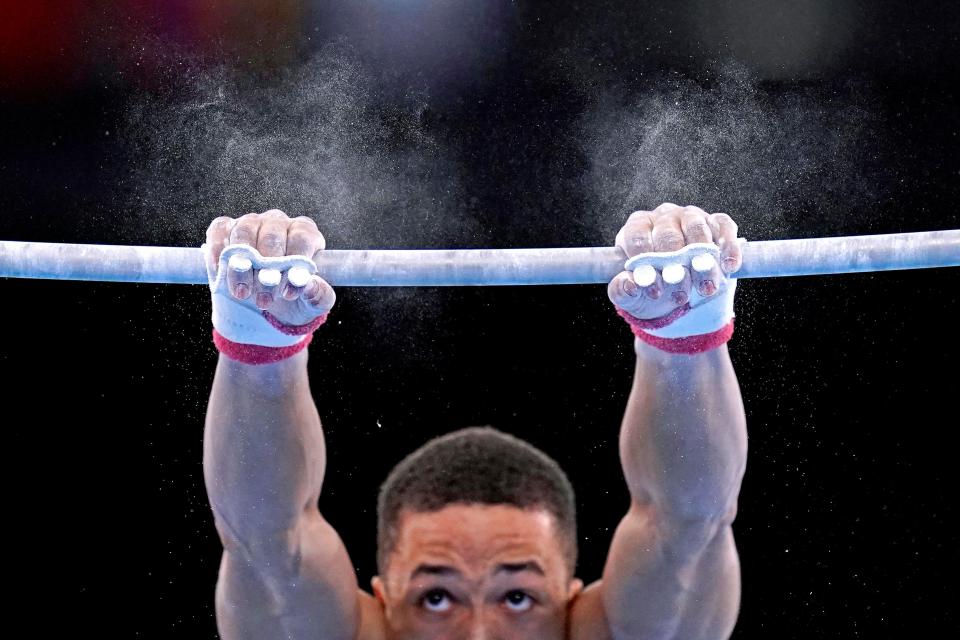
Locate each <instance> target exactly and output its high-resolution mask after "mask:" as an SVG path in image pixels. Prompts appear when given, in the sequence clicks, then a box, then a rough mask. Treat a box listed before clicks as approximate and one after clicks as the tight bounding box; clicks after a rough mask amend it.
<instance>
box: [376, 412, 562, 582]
mask: <svg viewBox="0 0 960 640" xmlns="http://www.w3.org/2000/svg"><path fill="white" fill-rule="evenodd" d="M450 504H484V505H498V504H505V505H513V506H516V507H519V508H521V509H531V508H541V509H545V510H546V511H548V512H549V513H551V514H552V515H553V516H554V518H555V519H556V530H557V533H558V535H559V536H560V543H561V548H562V549H563V552H564V556H565V559H566V561H567V566H568V568H569V570H570V575H571V576H572V575H573V571H574V568H575V567H576V564H577V517H576V501H575V499H574V494H573V487H572V486H571V485H570V481H569V480H568V479H567V476H566V474H565V473H564V472H563V470H562V469H561V468H560V465H558V464H557V463H556V462H555V461H554V460H553V459H552V458H550V457H549V456H547V455H546V454H545V453H543V452H542V451H540V450H539V449H537V448H536V447H534V446H533V445H531V444H529V443H527V442H524V441H523V440H520V439H519V438H515V437H514V436H511V435H508V434H506V433H503V432H502V431H498V430H496V429H494V428H492V427H468V428H466V429H460V430H459V431H454V432H452V433H448V434H446V435H443V436H440V437H437V438H434V439H433V440H430V441H429V442H427V443H426V444H424V445H423V446H422V447H420V448H419V449H417V450H416V451H414V452H413V453H411V454H410V455H408V456H407V457H406V458H404V459H403V460H402V461H400V463H399V464H398V465H397V466H396V467H394V469H393V471H391V472H390V475H389V476H387V479H386V481H384V483H383V485H382V486H381V487H380V496H379V499H378V500H377V568H378V570H379V571H380V575H385V571H386V567H387V559H388V557H389V555H390V553H391V552H392V551H393V549H394V546H395V545H396V542H397V527H398V523H399V519H400V515H401V513H402V512H403V510H405V509H408V510H410V511H413V512H431V511H439V510H440V509H442V508H443V507H445V506H447V505H450Z"/></svg>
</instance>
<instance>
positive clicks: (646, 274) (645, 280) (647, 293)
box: [633, 264, 663, 300]
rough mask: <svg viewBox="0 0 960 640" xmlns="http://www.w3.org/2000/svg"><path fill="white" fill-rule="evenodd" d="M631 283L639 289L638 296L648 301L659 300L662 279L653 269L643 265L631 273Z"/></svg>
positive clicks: (661, 291)
mask: <svg viewBox="0 0 960 640" xmlns="http://www.w3.org/2000/svg"><path fill="white" fill-rule="evenodd" d="M633 281H634V282H635V283H636V284H637V286H638V287H640V295H641V296H643V297H644V298H648V299H650V300H659V299H660V296H661V295H663V278H661V277H660V272H659V271H657V270H656V269H655V268H654V267H652V266H650V265H648V264H645V265H641V266H640V267H638V268H637V269H635V270H634V272H633Z"/></svg>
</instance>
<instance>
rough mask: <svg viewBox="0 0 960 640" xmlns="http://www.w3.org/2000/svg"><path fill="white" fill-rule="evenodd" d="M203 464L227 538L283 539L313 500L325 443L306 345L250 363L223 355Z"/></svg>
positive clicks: (320, 476) (250, 542)
mask: <svg viewBox="0 0 960 640" xmlns="http://www.w3.org/2000/svg"><path fill="white" fill-rule="evenodd" d="M203 466H204V478H205V480H206V486H207V494H208V497H209V500H210V504H211V507H212V508H213V511H214V515H215V517H216V520H217V527H218V530H219V531H220V534H221V537H222V538H224V539H225V540H224V542H225V544H229V543H237V544H241V545H243V546H245V547H248V546H250V545H253V544H255V543H258V542H263V541H269V540H271V539H277V540H283V539H284V537H285V536H286V533H287V532H289V531H292V530H293V528H294V527H295V526H296V525H297V523H298V522H299V521H300V519H301V517H302V515H303V514H304V513H305V512H306V511H307V509H311V508H316V502H317V499H318V497H319V495H320V488H321V485H322V482H323V475H324V470H325V467H326V449H325V445H324V439H323V431H322V429H321V426H320V418H319V415H318V413H317V409H316V406H315V405H314V402H313V399H312V397H311V395H310V387H309V382H308V379H307V351H306V350H304V351H302V352H300V353H298V354H296V355H295V356H293V357H291V358H288V359H287V360H283V361H280V362H277V363H273V364H266V365H255V366H253V365H245V364H241V363H239V362H236V361H234V360H230V359H229V358H227V357H225V356H223V355H221V356H220V360H219V362H218V364H217V371H216V375H215V377H214V382H213V389H212V391H211V394H210V401H209V404H208V408H207V418H206V427H205V431H204V460H203Z"/></svg>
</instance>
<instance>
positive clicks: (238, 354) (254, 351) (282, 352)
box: [213, 311, 329, 364]
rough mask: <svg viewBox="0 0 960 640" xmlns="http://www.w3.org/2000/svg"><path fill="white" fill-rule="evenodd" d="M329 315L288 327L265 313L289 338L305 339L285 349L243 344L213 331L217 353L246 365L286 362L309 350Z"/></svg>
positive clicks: (269, 320) (270, 321) (267, 318)
mask: <svg viewBox="0 0 960 640" xmlns="http://www.w3.org/2000/svg"><path fill="white" fill-rule="evenodd" d="M328 315H329V314H326V313H325V314H323V315H322V316H319V317H317V318H314V319H313V320H312V321H310V322H308V323H307V324H303V325H298V326H294V325H288V324H283V323H282V322H280V321H279V320H278V319H277V318H276V317H274V316H273V315H272V314H270V313H267V312H266V311H264V312H263V317H264V318H265V319H266V320H267V321H268V322H269V323H270V324H271V325H273V326H274V327H275V328H276V329H277V330H279V331H280V332H282V333H284V334H286V335H288V336H303V339H301V340H299V341H298V342H295V343H294V344H291V345H287V346H283V347H265V346H263V345H259V344H245V343H243V342H234V341H232V340H229V339H227V338H225V337H223V336H222V335H221V334H220V332H219V331H217V330H216V329H214V330H213V344H214V345H216V347H217V351H219V352H220V353H222V354H223V355H225V356H227V357H228V358H230V359H231V360H236V361H237V362H242V363H244V364H270V363H272V362H279V361H280V360H285V359H287V358H289V357H290V356H292V355H294V354H296V353H299V352H301V351H303V350H304V349H306V348H307V346H308V345H309V344H310V342H311V341H312V340H313V332H314V331H316V330H317V328H318V327H319V326H320V325H322V324H323V323H324V322H326V321H327V316H328Z"/></svg>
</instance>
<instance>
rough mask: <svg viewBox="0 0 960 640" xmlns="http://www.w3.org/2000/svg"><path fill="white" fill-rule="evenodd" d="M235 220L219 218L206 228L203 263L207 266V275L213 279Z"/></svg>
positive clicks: (225, 217)
mask: <svg viewBox="0 0 960 640" xmlns="http://www.w3.org/2000/svg"><path fill="white" fill-rule="evenodd" d="M235 223H236V220H234V219H233V218H230V217H228V216H220V217H219V218H216V219H214V220H213V222H211V223H210V226H209V227H207V241H206V245H207V246H206V249H205V251H204V255H203V257H204V261H205V262H206V265H207V274H208V275H209V276H210V277H211V278H213V277H214V276H216V274H217V263H218V262H220V254H221V253H222V252H223V248H224V247H225V246H227V243H228V242H229V240H230V231H231V229H233V225H234V224H235Z"/></svg>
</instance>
